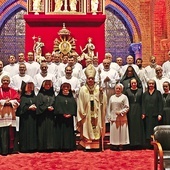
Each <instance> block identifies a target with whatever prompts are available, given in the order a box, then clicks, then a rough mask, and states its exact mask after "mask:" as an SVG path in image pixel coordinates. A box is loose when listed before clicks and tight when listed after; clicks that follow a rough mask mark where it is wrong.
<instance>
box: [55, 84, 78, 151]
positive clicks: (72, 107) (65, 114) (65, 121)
mask: <svg viewBox="0 0 170 170" xmlns="http://www.w3.org/2000/svg"><path fill="white" fill-rule="evenodd" d="M60 89H61V90H60V93H59V94H58V96H57V97H56V98H55V105H54V107H55V115H56V137H55V139H56V142H55V143H56V149H58V150H62V151H71V150H75V149H76V139H75V133H74V124H73V116H76V115H77V104H76V101H75V99H74V97H73V95H72V92H71V85H70V84H69V83H63V84H62V85H61V88H60Z"/></svg>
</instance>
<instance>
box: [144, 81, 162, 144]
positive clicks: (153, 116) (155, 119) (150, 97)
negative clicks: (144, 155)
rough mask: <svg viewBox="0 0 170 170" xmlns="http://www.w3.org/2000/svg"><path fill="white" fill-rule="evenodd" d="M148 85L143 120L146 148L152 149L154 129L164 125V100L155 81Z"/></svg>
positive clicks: (149, 82)
mask: <svg viewBox="0 0 170 170" xmlns="http://www.w3.org/2000/svg"><path fill="white" fill-rule="evenodd" d="M147 84H148V90H147V91H146V92H145V93H144V94H143V97H142V119H144V123H145V135H146V136H145V138H146V145H147V146H146V147H150V139H151V135H152V134H153V129H154V127H155V126H157V125H160V124H161V123H162V122H161V120H162V114H163V99H162V94H161V92H160V91H159V90H157V89H156V82H155V80H149V81H148V82H147Z"/></svg>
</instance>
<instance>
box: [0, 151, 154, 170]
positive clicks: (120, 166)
mask: <svg viewBox="0 0 170 170" xmlns="http://www.w3.org/2000/svg"><path fill="white" fill-rule="evenodd" d="M60 169H62V170H105V169H106V170H152V169H153V151H152V150H137V151H129V150H128V151H111V150H109V149H107V150H105V151H104V152H84V151H74V152H53V153H31V154H30V153H28V154H25V153H24V154H23V153H20V154H12V155H8V156H0V170H60Z"/></svg>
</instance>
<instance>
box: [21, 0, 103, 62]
mask: <svg viewBox="0 0 170 170" xmlns="http://www.w3.org/2000/svg"><path fill="white" fill-rule="evenodd" d="M27 3H28V13H27V14H26V15H25V16H24V19H25V21H26V37H25V39H26V47H25V50H26V52H28V51H33V45H34V41H33V40H34V38H36V37H41V40H42V41H43V43H44V47H43V55H44V54H45V53H46V52H52V51H53V50H54V41H55V40H56V39H57V38H59V34H58V33H59V31H60V30H61V29H62V28H63V24H64V25H65V27H66V28H67V29H68V30H69V31H70V35H71V37H73V39H74V41H75V48H74V50H75V51H76V52H77V53H78V54H79V55H80V54H81V47H84V46H85V45H86V44H87V41H88V37H91V38H92V41H93V44H94V45H95V51H94V52H95V55H98V57H99V62H101V61H102V59H103V58H104V53H105V35H104V34H105V25H104V22H105V18H106V16H105V11H104V6H105V5H104V0H28V2H27Z"/></svg>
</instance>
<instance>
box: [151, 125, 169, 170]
mask: <svg viewBox="0 0 170 170" xmlns="http://www.w3.org/2000/svg"><path fill="white" fill-rule="evenodd" d="M151 144H152V145H153V146H154V170H157V169H158V164H159V167H160V170H168V169H170V125H161V126H157V127H155V128H154V134H153V140H152V141H151Z"/></svg>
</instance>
